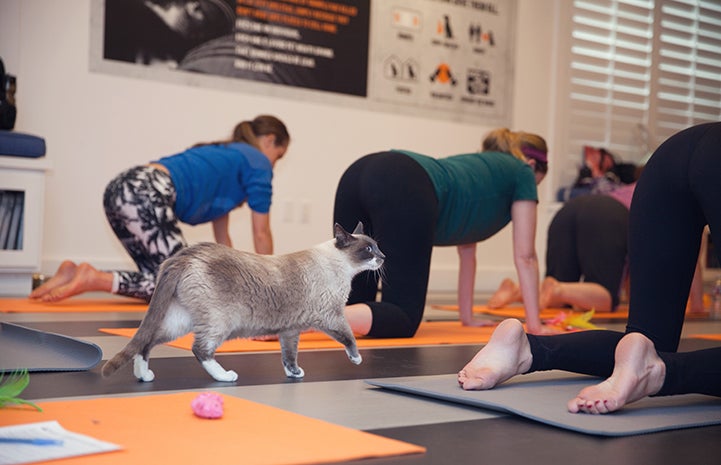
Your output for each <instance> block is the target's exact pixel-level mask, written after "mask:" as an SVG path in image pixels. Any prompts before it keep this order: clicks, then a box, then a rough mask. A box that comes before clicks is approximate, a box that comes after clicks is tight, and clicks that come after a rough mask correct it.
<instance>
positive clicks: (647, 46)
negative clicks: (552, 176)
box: [566, 0, 721, 162]
mask: <svg viewBox="0 0 721 465" xmlns="http://www.w3.org/2000/svg"><path fill="white" fill-rule="evenodd" d="M570 47H571V50H570V70H569V76H568V79H569V94H568V95H569V100H568V115H569V121H568V124H567V127H568V132H567V134H568V140H567V141H566V143H567V147H568V148H569V150H573V151H575V152H576V153H579V156H580V150H581V147H582V146H583V145H593V146H597V147H605V148H606V149H608V150H610V151H611V152H613V153H615V154H617V155H618V156H619V158H621V159H622V160H624V161H630V162H639V161H640V160H641V159H642V158H643V157H644V156H645V155H646V154H647V153H648V152H649V151H650V150H653V149H654V148H655V147H656V146H657V145H658V144H659V143H660V142H662V141H663V140H665V139H666V138H667V137H669V136H670V135H672V134H674V133H675V132H678V131H679V130H681V129H683V128H685V127H688V126H691V125H694V124H698V123H701V122H705V121H718V120H721V4H720V3H719V2H718V1H714V0H574V2H573V8H572V27H571V40H570Z"/></svg>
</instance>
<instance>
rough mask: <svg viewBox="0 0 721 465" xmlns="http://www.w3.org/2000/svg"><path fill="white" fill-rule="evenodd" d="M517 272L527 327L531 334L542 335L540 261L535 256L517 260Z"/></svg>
mask: <svg viewBox="0 0 721 465" xmlns="http://www.w3.org/2000/svg"><path fill="white" fill-rule="evenodd" d="M516 272H517V273H518V281H519V286H520V288H521V295H522V296H523V303H524V307H525V313H526V327H527V330H528V332H529V333H540V332H541V330H542V324H541V316H540V306H539V289H538V280H539V272H538V260H537V258H536V257H535V256H529V257H520V258H517V259H516Z"/></svg>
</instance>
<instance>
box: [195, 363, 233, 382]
mask: <svg viewBox="0 0 721 465" xmlns="http://www.w3.org/2000/svg"><path fill="white" fill-rule="evenodd" d="M200 363H201V364H202V365H203V368H205V371H207V372H208V374H209V375H210V376H212V377H213V379H214V380H216V381H222V382H225V383H232V382H233V381H237V380H238V373H236V372H235V371H233V370H227V371H226V369H225V368H223V367H222V366H221V365H220V363H218V361H217V360H215V359H214V358H211V359H210V360H203V361H202V362H200Z"/></svg>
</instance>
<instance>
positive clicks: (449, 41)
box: [371, 0, 515, 120]
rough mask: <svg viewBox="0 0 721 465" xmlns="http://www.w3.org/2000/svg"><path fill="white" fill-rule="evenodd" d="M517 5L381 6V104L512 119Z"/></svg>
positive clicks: (377, 53)
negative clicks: (511, 94)
mask: <svg viewBox="0 0 721 465" xmlns="http://www.w3.org/2000/svg"><path fill="white" fill-rule="evenodd" d="M513 6H514V3H513V2H504V1H490V2H485V1H472V0H455V1H451V0H446V1H443V0H423V1H418V0H390V1H388V0H381V1H376V2H374V4H373V7H374V8H375V12H374V19H375V21H374V23H373V24H374V26H378V27H375V28H374V31H375V35H374V37H373V41H374V43H375V44H376V45H377V46H376V47H374V48H373V55H372V60H373V62H372V66H371V70H372V76H373V92H372V94H373V97H374V98H376V99H377V100H379V101H383V102H392V103H396V104H401V105H404V106H409V107H418V108H424V109H428V110H430V111H432V112H434V113H437V114H438V115H447V114H466V115H475V116H480V117H484V116H486V117H489V118H490V119H494V120H507V119H510V118H509V115H508V112H509V111H510V93H511V91H512V89H513V79H512V77H513V76H512V73H511V65H512V62H513V48H512V38H513V36H514V28H513V24H514V22H513V15H514V14H515V11H514V9H513V8H512V7H513Z"/></svg>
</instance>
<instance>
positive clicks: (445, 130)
mask: <svg viewBox="0 0 721 465" xmlns="http://www.w3.org/2000/svg"><path fill="white" fill-rule="evenodd" d="M557 4H558V0H544V1H538V0H519V2H518V18H517V31H518V34H517V37H516V58H515V62H514V63H515V64H514V68H515V79H516V82H515V89H514V108H513V115H514V121H513V124H512V125H511V126H512V128H515V129H523V130H526V131H532V132H537V133H539V134H542V135H544V136H545V137H546V138H547V140H548V142H549V145H550V147H551V151H553V145H554V140H553V134H554V127H553V121H554V118H553V108H554V101H553V100H554V98H555V95H554V88H553V84H554V74H553V73H554V70H555V68H556V67H555V66H554V60H555V57H554V55H553V51H554V48H555V47H554V40H555V39H554V36H553V34H554V32H553V31H554V30H555V29H556V28H555V21H556V19H555V18H557V13H556V12H555V11H554V7H557ZM90 9H91V5H90V0H64V1H62V2H58V1H53V2H49V1H47V0H0V56H2V58H3V60H4V62H5V66H6V69H7V71H8V72H10V73H12V74H15V75H16V76H17V77H18V93H17V100H18V119H17V122H16V127H15V130H17V131H21V132H27V133H31V134H36V135H40V136H42V137H44V138H45V140H46V143H47V147H48V153H47V158H48V160H49V161H50V163H51V165H52V169H51V170H50V172H49V173H48V177H47V187H46V209H45V216H44V225H45V228H44V239H43V249H42V271H43V272H45V273H52V272H54V270H55V268H56V267H57V265H58V264H59V262H60V261H61V260H63V259H65V258H71V259H74V260H77V261H89V262H91V263H93V264H95V265H96V266H99V267H103V268H117V267H132V262H131V261H130V260H129V258H128V257H127V255H126V254H125V252H124V250H123V249H122V247H121V246H120V244H119V242H118V241H117V240H116V238H115V236H114V235H113V233H112V231H111V230H110V228H109V227H108V225H107V224H106V220H105V216H104V213H103V210H102V193H103V190H104V187H105V185H106V183H107V182H108V181H109V180H110V179H111V178H112V177H113V176H115V175H116V174H117V173H119V172H120V171H121V170H123V169H125V168H128V167H130V166H132V165H135V164H143V163H146V162H148V161H149V160H151V159H153V158H155V157H158V156H162V155H165V154H170V153H175V152H176V151H179V150H180V149H182V148H184V147H186V146H188V145H191V144H193V143H195V142H198V141H205V140H211V139H219V138H224V137H226V136H227V135H228V133H229V131H230V130H231V128H232V126H233V125H234V124H235V123H236V122H237V121H239V120H241V119H246V118H252V117H254V116H255V115H257V114H260V113H272V114H275V115H277V116H279V117H280V118H281V119H283V120H284V121H285V122H286V124H287V125H288V128H289V130H290V132H291V137H292V144H291V146H290V151H289V153H288V156H287V157H286V158H284V159H283V160H282V161H281V162H280V163H279V164H278V165H277V166H276V174H275V181H274V190H275V195H274V206H273V210H272V217H271V221H272V226H273V231H274V235H275V243H276V251H277V252H278V253H284V252H289V251H293V250H297V249H300V248H305V247H308V246H310V245H313V244H315V243H318V242H321V241H324V240H327V239H328V238H329V237H330V236H329V234H330V231H331V228H330V226H331V222H332V208H333V196H334V193H335V187H336V183H337V181H338V179H339V177H340V175H341V174H342V172H343V170H344V169H345V168H346V167H347V166H348V165H349V164H350V163H351V162H352V161H353V160H355V159H356V158H358V157H360V156H361V155H364V154H366V153H370V152H374V151H378V150H383V149H388V148H392V147H396V148H406V149H410V150H417V151H419V152H423V153H428V154H435V155H448V154H452V153H458V152H467V151H470V150H475V149H477V148H478V147H479V145H480V140H481V138H482V136H483V134H484V133H485V132H486V131H487V130H489V129H491V128H490V127H487V126H479V125H471V124H460V123H456V122H450V121H440V120H435V119H424V118H416V117H409V116H401V115H396V114H390V113H376V112H370V111H364V110H359V109H351V108H340V107H335V106H330V105H323V104H316V103H309V102H303V101H292V100H288V99H279V98H275V97H271V96H263V95H257V94H256V95H253V94H245V93H241V92H229V91H223V90H217V89H206V88H200V87H195V86H189V85H178V84H169V83H165V82H157V81H152V80H141V79H135V78H126V77H118V76H111V75H105V74H99V73H94V72H90V71H89V47H90ZM554 171H555V169H554ZM552 184H553V181H552V180H551V181H550V182H549V181H546V182H544V185H542V188H541V196H542V200H544V201H545V200H546V199H551V198H552V195H551V194H550V192H552V190H553V189H552ZM303 208H305V209H306V211H307V212H309V217H308V220H307V222H303V218H302V216H303V215H301V210H302V209H303ZM550 208H551V207H550V205H547V204H546V202H542V205H541V208H540V212H541V220H540V222H539V227H538V232H539V237H538V245H539V254H540V255H541V257H542V255H543V253H544V248H543V245H544V244H545V231H546V223H547V216H548V215H547V214H544V213H546V212H547V211H549V209H550ZM184 231H185V233H186V234H187V238H188V240H189V241H190V242H197V241H200V240H212V234H211V232H210V229H209V227H207V226H200V227H195V228H190V227H185V228H184ZM231 232H232V235H233V240H234V242H235V245H236V247H238V248H244V249H252V242H251V237H250V225H249V216H248V211H247V208H245V209H239V210H237V211H236V212H234V213H233V214H232V224H231ZM381 246H382V244H381ZM478 263H479V269H478V271H479V273H478V283H477V290H480V291H487V290H491V289H493V288H495V286H496V285H497V284H498V283H499V282H500V280H501V278H502V277H503V276H514V275H515V272H514V269H513V262H512V254H511V242H510V228H506V229H505V230H504V231H502V232H501V233H500V234H498V235H497V236H495V237H493V238H491V239H489V240H488V241H486V242H485V243H483V244H481V245H480V247H479V249H478ZM456 267H457V258H456V253H455V249H454V248H438V249H437V250H436V251H435V253H434V258H433V265H432V275H431V290H451V289H455V283H456ZM0 279H2V278H0Z"/></svg>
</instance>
